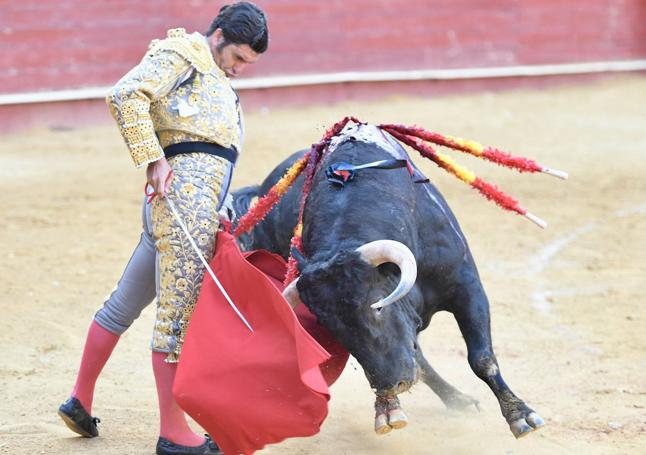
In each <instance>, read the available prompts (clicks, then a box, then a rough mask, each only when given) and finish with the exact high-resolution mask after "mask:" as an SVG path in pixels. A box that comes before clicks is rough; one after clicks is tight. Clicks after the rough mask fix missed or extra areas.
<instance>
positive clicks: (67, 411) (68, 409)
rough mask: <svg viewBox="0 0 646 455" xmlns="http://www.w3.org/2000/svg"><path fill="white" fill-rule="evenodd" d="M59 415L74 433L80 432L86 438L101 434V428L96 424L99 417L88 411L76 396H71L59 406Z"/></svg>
mask: <svg viewBox="0 0 646 455" xmlns="http://www.w3.org/2000/svg"><path fill="white" fill-rule="evenodd" d="M58 415H59V416H61V419H63V422H65V425H67V426H68V428H69V429H70V430H72V431H73V432H74V433H78V434H80V435H81V436H83V437H84V438H94V437H96V436H98V435H99V429H98V428H97V427H96V424H97V423H99V422H100V421H101V420H99V418H98V417H92V416H91V415H90V414H88V413H87V411H86V410H85V409H83V406H82V405H81V402H80V401H79V400H77V399H76V398H74V397H69V398H68V399H67V400H66V401H65V403H63V404H62V405H61V407H60V408H58Z"/></svg>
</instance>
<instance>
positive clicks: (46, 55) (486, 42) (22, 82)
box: [0, 0, 646, 121]
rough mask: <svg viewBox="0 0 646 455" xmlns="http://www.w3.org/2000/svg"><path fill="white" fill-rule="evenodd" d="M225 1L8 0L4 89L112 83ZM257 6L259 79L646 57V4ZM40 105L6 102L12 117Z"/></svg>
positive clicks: (1, 36) (266, 2)
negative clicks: (168, 33)
mask: <svg viewBox="0 0 646 455" xmlns="http://www.w3.org/2000/svg"><path fill="white" fill-rule="evenodd" d="M222 3H224V2H221V1H207V0H155V1H142V0H139V1H135V0H110V1H90V0H57V1H53V0H47V1H45V0H22V1H17V2H16V1H9V0H0V93H21V92H32V91H41V90H60V89H70V88H80V87H93V86H107V85H111V84H112V83H114V82H115V81H116V80H117V79H118V78H119V77H121V75H123V74H124V73H125V72H126V71H128V69H129V68H131V67H132V66H133V65H134V64H136V62H137V61H138V60H139V59H140V58H141V56H142V55H143V53H144V52H145V50H146V47H147V44H148V42H149V41H150V40H151V39H153V38H158V37H162V36H163V35H164V34H165V30H166V29H167V28H170V27H177V26H183V27H185V28H186V29H187V30H189V31H193V30H200V31H204V30H205V29H206V28H207V27H208V25H209V22H210V21H211V19H212V18H213V17H214V16H215V15H216V14H217V10H218V9H219V6H220V5H221V4H222ZM256 3H257V4H259V5H260V6H261V7H263V8H264V9H265V11H266V12H267V14H268V16H269V22H270V39H271V42H270V49H269V52H268V53H267V54H266V55H265V56H263V58H262V60H261V61H260V63H258V64H257V65H254V66H253V67H250V68H249V71H247V73H245V76H248V77H254V76H256V77H257V76H266V75H279V74H281V75H282V74H307V73H325V72H339V71H362V70H363V71H377V70H405V69H444V68H477V67H491V66H508V65H510V66H511V65H532V64H548V63H570V62H586V61H599V60H623V59H638V58H646V1H645V0H560V1H558V2H557V1H555V0H522V1H521V0H408V1H403V0H401V1H400V0H392V1H389V0H326V1H318V0H298V1H296V0H257V1H256ZM403 85H405V84H402V86H403ZM457 85H459V84H457ZM303 90H307V89H306V88H299V89H294V91H293V92H294V93H295V94H298V93H301V92H303ZM315 91H318V92H320V89H316V90H315ZM289 93H290V92H289V90H287V91H285V90H284V89H281V94H284V95H286V96H287V97H289ZM301 96H302V95H301ZM243 97H244V95H243ZM248 97H249V96H248ZM250 97H251V98H253V96H250ZM30 109H31V110H33V109H35V107H33V106H32V107H20V108H19V107H16V106H0V120H3V119H6V118H7V116H8V115H10V114H11V113H13V114H16V113H20V112H24V111H26V110H30ZM47 110H50V111H51V108H49V107H48V108H47ZM20 115H22V114H20ZM34 115H35V113H31V114H29V115H27V117H29V118H32V117H33V116H34ZM14 117H15V116H14ZM14 121H18V120H17V119H16V118H14Z"/></svg>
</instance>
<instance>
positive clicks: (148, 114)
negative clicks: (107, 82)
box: [106, 29, 241, 167]
mask: <svg viewBox="0 0 646 455" xmlns="http://www.w3.org/2000/svg"><path fill="white" fill-rule="evenodd" d="M106 102H107V103H108V106H109V108H110V112H111V113H112V116H113V117H114V118H115V120H116V121H117V124H118V126H119V129H120V130H121V134H122V135H123V138H124V140H125V142H126V145H127V146H128V149H129V150H130V154H131V156H132V159H133V161H134V163H135V165H136V166H137V167H141V166H144V165H146V164H148V163H150V162H153V161H156V160H158V159H159V158H161V157H162V156H163V147H166V146H168V145H171V144H176V143H179V142H186V141H206V142H214V143H217V144H220V145H222V146H224V147H231V146H233V147H236V148H237V149H238V150H240V136H241V131H240V128H241V127H240V112H239V107H238V104H237V96H236V94H235V91H234V90H233V88H232V87H231V83H230V81H229V79H228V78H227V77H226V75H225V74H224V72H223V71H222V70H221V69H220V68H218V67H217V65H216V64H215V62H214V60H213V57H212V55H211V51H210V50H209V45H208V42H207V40H206V38H205V37H203V36H202V35H200V34H199V33H193V34H191V35H189V34H187V33H186V32H185V31H184V30H183V29H173V30H169V31H168V37H167V38H166V39H164V40H154V41H153V42H152V43H151V45H150V48H149V52H148V53H147V54H146V56H145V57H144V58H143V60H142V61H141V62H140V63H139V65H137V66H136V67H135V68H133V69H132V70H131V71H130V72H128V74H126V75H125V76H124V77H123V78H122V79H121V80H120V81H119V82H118V83H117V84H116V85H115V86H114V88H113V89H112V90H111V91H110V93H109V94H108V96H107V97H106ZM155 133H157V135H158V137H159V139H158V138H157V136H156V135H155Z"/></svg>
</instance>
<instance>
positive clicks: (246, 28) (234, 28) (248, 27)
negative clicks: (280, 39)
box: [206, 2, 269, 54]
mask: <svg viewBox="0 0 646 455" xmlns="http://www.w3.org/2000/svg"><path fill="white" fill-rule="evenodd" d="M218 28H219V29H221V30H222V35H223V36H224V39H225V42H226V43H227V44H229V43H233V44H248V45H249V47H251V49H253V51H254V52H257V53H258V54H262V53H263V52H265V51H266V50H267V46H268V45H269V30H268V28H267V17H266V16H265V13H264V12H263V11H262V10H261V9H260V8H258V7H257V6H256V5H254V4H253V3H251V2H238V3H234V4H232V5H224V6H223V7H222V8H220V12H219V13H218V15H217V17H216V18H215V19H213V22H212V23H211V26H210V27H209V29H208V31H207V32H206V36H211V35H212V34H213V33H214V32H215V31H216V30H217V29H218Z"/></svg>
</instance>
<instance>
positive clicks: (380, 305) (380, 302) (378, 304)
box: [370, 299, 384, 310]
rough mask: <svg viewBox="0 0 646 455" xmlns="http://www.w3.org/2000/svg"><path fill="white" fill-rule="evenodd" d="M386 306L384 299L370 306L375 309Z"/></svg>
mask: <svg viewBox="0 0 646 455" xmlns="http://www.w3.org/2000/svg"><path fill="white" fill-rule="evenodd" d="M383 306H384V299H381V300H379V301H378V302H375V303H373V304H372V305H370V308H374V309H375V310H379V309H381V308H383Z"/></svg>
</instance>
